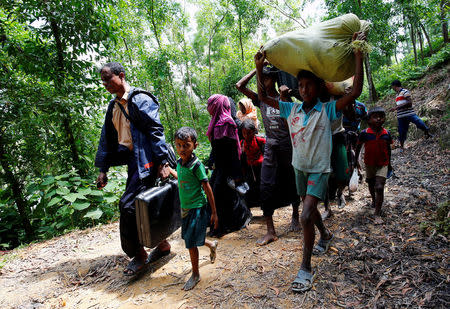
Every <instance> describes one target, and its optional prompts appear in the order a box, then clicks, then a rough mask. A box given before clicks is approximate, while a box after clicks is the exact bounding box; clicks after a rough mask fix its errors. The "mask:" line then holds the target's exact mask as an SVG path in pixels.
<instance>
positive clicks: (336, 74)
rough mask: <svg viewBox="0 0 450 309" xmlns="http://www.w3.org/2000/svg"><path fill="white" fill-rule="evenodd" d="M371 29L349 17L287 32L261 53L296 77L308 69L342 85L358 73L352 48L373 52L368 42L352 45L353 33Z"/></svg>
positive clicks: (265, 47)
mask: <svg viewBox="0 0 450 309" xmlns="http://www.w3.org/2000/svg"><path fill="white" fill-rule="evenodd" d="M369 28H370V23H369V22H367V21H364V20H360V19H359V18H358V17H357V16H356V15H354V14H346V15H342V16H340V17H337V18H333V19H330V20H327V21H324V22H321V23H318V24H316V25H313V26H311V27H308V28H306V29H299V30H295V31H291V32H288V33H285V34H283V35H281V36H279V37H277V38H274V39H272V40H270V41H268V42H267V43H266V44H264V46H263V48H262V50H263V51H264V52H265V54H266V58H267V60H268V61H269V62H270V63H271V64H273V65H274V66H276V67H277V68H279V69H281V70H283V71H286V72H288V73H289V74H292V75H293V76H297V74H298V72H299V71H300V70H307V71H311V72H312V73H314V74H315V75H316V76H318V77H320V78H322V79H323V80H325V81H327V82H342V81H345V80H347V79H349V78H350V77H352V76H353V75H354V74H355V72H354V69H355V59H354V54H353V52H352V51H353V49H355V48H356V49H359V50H362V51H364V52H369V51H370V45H368V43H367V42H365V41H358V40H355V41H353V42H352V36H353V33H355V32H368V31H369ZM335 88H336V89H338V88H339V87H335ZM340 88H342V87H340Z"/></svg>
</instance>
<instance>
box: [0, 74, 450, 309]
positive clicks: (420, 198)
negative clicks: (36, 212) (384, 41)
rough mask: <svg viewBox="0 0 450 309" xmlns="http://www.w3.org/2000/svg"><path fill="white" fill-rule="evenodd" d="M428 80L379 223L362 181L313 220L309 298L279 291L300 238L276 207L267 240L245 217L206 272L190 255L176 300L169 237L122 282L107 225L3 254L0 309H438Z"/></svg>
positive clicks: (446, 290) (441, 187)
mask: <svg viewBox="0 0 450 309" xmlns="http://www.w3.org/2000/svg"><path fill="white" fill-rule="evenodd" d="M434 75H435V76H436V78H435V79H432V80H431V81H430V76H428V77H427V78H428V80H425V79H424V81H423V82H422V81H420V82H419V83H421V82H422V86H421V85H418V88H417V90H413V91H412V93H413V96H416V97H420V95H421V94H423V98H422V99H420V98H419V99H418V100H417V101H415V103H416V104H418V105H419V107H418V108H420V110H421V111H423V110H424V111H425V112H428V114H427V117H429V123H430V124H431V125H432V127H433V132H434V133H435V137H434V138H433V139H430V140H425V139H423V138H419V139H417V140H415V141H411V140H410V141H408V142H407V149H406V150H405V151H404V152H403V153H400V152H399V150H398V149H394V151H393V166H394V169H395V176H393V177H391V178H390V179H389V180H388V181H387V184H386V189H385V204H384V206H383V207H384V211H385V215H384V216H383V217H381V218H379V217H378V218H376V217H374V216H373V209H371V208H370V207H369V206H368V205H369V204H370V195H369V192H368V189H367V186H366V185H365V183H364V184H361V185H360V186H359V188H358V191H357V192H356V193H354V194H353V198H352V199H348V200H347V206H346V207H345V208H344V209H341V210H339V209H337V207H336V206H335V204H332V208H333V210H334V216H333V217H332V218H330V219H328V220H326V221H325V223H326V226H327V227H329V228H330V230H331V231H332V232H333V233H334V235H335V241H334V242H333V244H332V247H331V249H330V251H329V253H328V254H326V255H324V256H320V257H315V256H313V258H312V263H313V267H315V269H316V271H317V273H318V276H317V279H316V281H315V283H314V287H313V289H312V290H311V291H309V292H307V293H304V294H295V293H293V292H291V288H290V287H291V282H292V280H293V279H294V277H295V275H296V272H297V270H298V269H299V267H300V260H301V254H302V233H301V232H287V229H288V227H289V223H290V217H291V208H290V207H286V208H283V209H279V210H277V211H276V213H275V216H274V220H275V226H276V228H277V231H278V233H279V240H278V241H276V242H273V243H271V244H269V245H267V246H264V247H258V246H256V245H255V242H256V240H257V239H258V238H259V237H260V236H261V235H263V234H264V232H265V223H264V220H263V219H262V217H261V215H262V212H261V211H260V210H259V209H252V212H253V215H254V218H253V220H252V222H251V223H250V225H249V227H248V228H246V229H243V230H241V231H238V232H234V233H231V234H229V235H226V236H224V237H223V238H221V239H220V240H219V247H218V255H217V260H216V263H215V264H211V263H210V262H209V252H208V251H207V248H201V249H200V273H201V278H202V279H201V281H200V283H199V284H198V285H197V287H196V288H195V289H194V290H192V291H188V292H185V291H182V290H181V287H182V286H183V284H184V282H185V281H186V280H187V279H188V277H189V275H190V268H191V266H190V261H189V254H188V251H187V250H186V249H185V247H184V242H183V240H182V239H181V238H180V232H179V231H178V232H176V233H175V234H174V235H172V236H171V238H170V243H171V245H172V253H171V254H170V255H169V256H167V257H165V258H163V259H161V260H160V261H158V262H156V263H155V264H154V265H152V267H151V268H150V269H149V271H148V272H146V273H145V274H143V275H141V276H140V277H139V278H134V279H129V278H128V277H124V276H123V274H122V270H123V268H124V267H125V265H126V264H127V258H126V257H125V255H124V254H123V253H122V251H121V248H120V240H119V226H118V223H112V224H109V225H104V226H99V227H96V228H92V229H88V230H83V231H75V232H72V233H69V234H67V235H64V236H61V237H57V238H54V239H51V240H48V241H45V242H41V243H36V244H31V245H29V246H27V247H24V248H20V249H15V250H13V251H11V252H9V253H7V254H5V255H3V256H2V257H0V261H2V260H3V262H1V263H0V265H3V267H2V268H1V269H0V286H1V289H0V308H63V307H65V308H176V309H178V308H212V307H214V308H215V307H217V308H272V307H273V308H300V307H302V308H303V307H304V308H313V307H315V308H338V307H342V308H408V307H409V308H421V307H422V308H448V307H449V306H450V271H449V262H450V259H449V258H450V252H449V240H448V239H447V238H446V237H445V236H443V235H442V234H440V233H439V232H437V230H436V225H435V223H434V222H435V220H436V219H435V217H436V214H437V213H438V207H439V206H440V207H439V209H440V211H441V217H442V218H443V219H442V220H444V222H445V223H444V224H447V226H446V228H447V231H448V216H449V213H448V212H449V189H448V187H449V184H450V173H449V172H450V160H449V159H450V151H449V148H448V144H447V143H448V123H447V122H448V119H445V118H443V116H444V115H445V114H446V113H448V111H447V109H448V85H449V78H448V66H447V67H444V68H442V69H441V70H439V71H437V72H436V73H435V74H434ZM442 76H443V78H442ZM426 88H429V90H428V92H427V91H426ZM424 89H425V90H424ZM416 93H417V94H416ZM427 93H428V95H427ZM430 93H433V95H430ZM392 100H393V99H392V97H390V98H387V99H386V101H385V102H384V103H383V102H382V103H381V104H388V103H389V104H391V102H393V101H392ZM418 108H416V110H418ZM411 129H412V128H411ZM411 131H412V132H411V135H412V136H416V137H419V136H421V132H419V133H417V132H414V131H415V129H412V130H411ZM320 209H321V210H323V207H320ZM442 211H444V213H443V214H442ZM445 220H446V221H445ZM441 227H442V225H441ZM316 241H317V239H316ZM0 267H1V266H0Z"/></svg>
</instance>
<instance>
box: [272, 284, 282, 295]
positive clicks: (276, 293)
mask: <svg viewBox="0 0 450 309" xmlns="http://www.w3.org/2000/svg"><path fill="white" fill-rule="evenodd" d="M270 288H271V289H272V290H274V291H275V295H276V296H278V294H280V290H279V289H277V288H276V287H274V286H271V287H270Z"/></svg>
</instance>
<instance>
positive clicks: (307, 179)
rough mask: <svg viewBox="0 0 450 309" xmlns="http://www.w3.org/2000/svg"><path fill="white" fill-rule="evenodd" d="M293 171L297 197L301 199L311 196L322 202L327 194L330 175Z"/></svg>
mask: <svg viewBox="0 0 450 309" xmlns="http://www.w3.org/2000/svg"><path fill="white" fill-rule="evenodd" d="M294 170H295V184H296V185H297V193H298V195H300V196H301V197H304V196H306V195H312V196H315V197H317V198H318V199H320V200H322V201H323V200H324V199H325V196H326V194H327V188H328V176H329V175H330V173H307V172H303V171H299V170H297V169H294Z"/></svg>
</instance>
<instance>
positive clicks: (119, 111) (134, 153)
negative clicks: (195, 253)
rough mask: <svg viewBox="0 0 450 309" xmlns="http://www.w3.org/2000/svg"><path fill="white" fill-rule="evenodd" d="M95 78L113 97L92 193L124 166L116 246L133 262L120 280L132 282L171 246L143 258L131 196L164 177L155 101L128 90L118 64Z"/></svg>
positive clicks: (165, 166) (143, 93)
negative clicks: (110, 172)
mask: <svg viewBox="0 0 450 309" xmlns="http://www.w3.org/2000/svg"><path fill="white" fill-rule="evenodd" d="M100 75H101V79H102V82H103V85H104V86H105V88H106V90H107V91H108V92H109V93H111V94H114V95H116V97H115V98H113V99H112V100H111V101H110V102H109V105H108V109H107V111H106V116H105V122H104V124H103V128H102V133H101V137H100V141H99V145H98V151H97V155H96V157H95V166H96V167H98V168H99V169H100V173H99V175H98V177H97V187H98V188H103V187H104V186H106V184H107V182H108V178H107V172H108V170H109V168H110V167H111V166H116V165H127V166H128V178H127V184H126V189H125V192H124V194H123V195H122V197H121V198H120V201H119V210H120V242H121V245H122V249H123V251H124V252H125V253H126V254H127V255H128V256H129V257H130V258H132V260H131V261H130V263H129V264H128V266H127V267H126V268H125V270H124V274H125V275H127V276H133V275H137V274H138V273H139V272H141V271H143V270H144V269H145V268H146V266H147V265H148V264H149V263H151V262H154V261H156V260H158V259H159V258H161V257H163V256H165V255H168V254H169V253H170V244H169V243H168V242H167V240H164V241H162V242H161V243H160V244H159V245H158V246H157V247H156V248H155V249H153V250H152V251H151V253H150V255H147V252H146V251H145V249H144V247H143V246H142V245H141V244H140V243H139V239H138V232H137V225H136V208H135V204H134V200H135V198H136V196H137V195H138V194H139V193H140V192H142V191H145V190H147V189H149V188H151V187H153V186H154V183H155V180H156V178H157V177H160V178H167V177H168V176H169V168H168V163H167V162H168V161H167V156H168V148H167V145H166V142H165V138H164V128H163V126H162V124H161V121H160V119H159V111H158V110H159V103H158V101H157V99H156V98H155V97H154V96H153V95H152V94H151V93H149V92H146V91H143V90H141V89H138V88H134V87H131V86H130V85H129V84H128V83H127V82H126V80H125V69H124V67H123V66H122V65H121V64H120V63H118V62H110V63H107V64H105V65H104V66H103V67H102V69H101V70H100Z"/></svg>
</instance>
